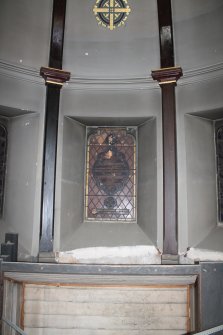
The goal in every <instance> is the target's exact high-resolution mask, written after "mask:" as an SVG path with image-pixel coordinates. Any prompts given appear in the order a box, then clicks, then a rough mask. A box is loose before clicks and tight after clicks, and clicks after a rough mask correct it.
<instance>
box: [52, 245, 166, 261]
mask: <svg viewBox="0 0 223 335" xmlns="http://www.w3.org/2000/svg"><path fill="white" fill-rule="evenodd" d="M56 261H57V262H58V263H85V264H94V263H95V264H161V254H160V252H159V251H158V250H157V249H156V248H155V247H154V246H146V245H138V246H120V247H94V248H82V249H75V250H70V251H65V252H57V253H56Z"/></svg>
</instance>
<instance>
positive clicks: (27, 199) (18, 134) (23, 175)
mask: <svg viewBox="0 0 223 335" xmlns="http://www.w3.org/2000/svg"><path fill="white" fill-rule="evenodd" d="M38 136H39V116H38V115H37V114H26V115H20V116H15V117H12V118H9V119H8V154H7V172H6V182H5V204H4V212H3V220H2V221H1V226H0V230H1V235H2V239H3V238H4V233H6V232H15V233H18V234H19V259H26V258H28V259H30V256H36V255H37V253H38V240H39V225H38V222H39V214H38V212H37V210H39V207H38V208H37V207H36V202H38V203H39V201H38V200H39V199H38V187H37V185H36V184H37V182H39V181H38V173H37V162H38ZM36 219H37V220H36Z"/></svg>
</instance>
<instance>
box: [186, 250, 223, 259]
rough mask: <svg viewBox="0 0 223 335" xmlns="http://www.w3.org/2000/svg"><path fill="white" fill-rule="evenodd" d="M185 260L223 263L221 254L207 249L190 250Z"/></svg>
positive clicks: (222, 254)
mask: <svg viewBox="0 0 223 335" xmlns="http://www.w3.org/2000/svg"><path fill="white" fill-rule="evenodd" d="M187 258H189V259H191V260H198V261H215V262H218V261H223V252H219V251H212V250H208V249H198V248H190V250H189V251H188V252H187Z"/></svg>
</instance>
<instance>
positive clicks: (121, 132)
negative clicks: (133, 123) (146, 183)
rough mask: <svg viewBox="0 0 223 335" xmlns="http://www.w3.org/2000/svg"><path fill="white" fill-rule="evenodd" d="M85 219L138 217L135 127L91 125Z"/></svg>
mask: <svg viewBox="0 0 223 335" xmlns="http://www.w3.org/2000/svg"><path fill="white" fill-rule="evenodd" d="M86 151H87V154H86V155H87V157H86V182H85V219H86V220H88V221H124V222H126V221H130V222H133V221H135V220H136V128H134V127H128V128H127V127H126V128H117V127H109V128H107V127H88V128H87V150H86Z"/></svg>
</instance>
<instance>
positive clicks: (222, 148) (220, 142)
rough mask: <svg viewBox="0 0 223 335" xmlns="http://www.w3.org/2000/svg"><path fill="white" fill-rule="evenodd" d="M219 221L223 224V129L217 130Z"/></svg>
mask: <svg viewBox="0 0 223 335" xmlns="http://www.w3.org/2000/svg"><path fill="white" fill-rule="evenodd" d="M216 156H217V184H218V220H219V222H223V127H220V128H218V129H217V130H216Z"/></svg>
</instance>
